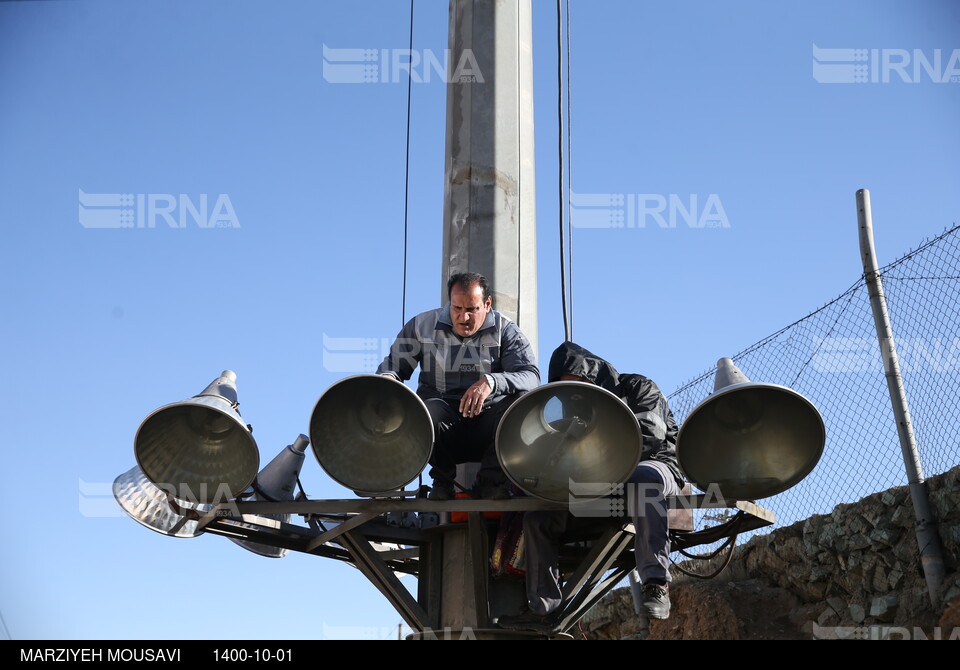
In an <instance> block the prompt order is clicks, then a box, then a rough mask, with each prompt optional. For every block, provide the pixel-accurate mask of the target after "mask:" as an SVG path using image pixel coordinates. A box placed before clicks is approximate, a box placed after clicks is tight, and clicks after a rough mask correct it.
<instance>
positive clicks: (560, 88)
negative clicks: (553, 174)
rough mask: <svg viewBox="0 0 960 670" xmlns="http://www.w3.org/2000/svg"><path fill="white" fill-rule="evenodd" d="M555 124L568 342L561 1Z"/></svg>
mask: <svg viewBox="0 0 960 670" xmlns="http://www.w3.org/2000/svg"><path fill="white" fill-rule="evenodd" d="M557 123H558V125H559V133H558V140H559V141H558V143H557V145H558V146H557V154H558V155H557V159H558V162H559V189H558V190H559V194H558V195H559V203H558V204H559V217H558V218H559V219H560V302H561V306H562V312H563V334H564V339H565V340H567V341H570V338H571V337H572V335H571V333H570V322H569V319H568V317H567V279H566V271H565V266H566V253H565V251H564V245H563V235H564V226H563V219H564V210H565V207H564V181H563V175H564V172H563V128H564V123H563V0H557Z"/></svg>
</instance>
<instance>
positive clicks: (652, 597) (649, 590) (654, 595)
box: [640, 582, 670, 619]
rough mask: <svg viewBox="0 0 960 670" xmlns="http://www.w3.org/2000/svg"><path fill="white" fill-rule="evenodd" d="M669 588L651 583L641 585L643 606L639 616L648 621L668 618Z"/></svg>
mask: <svg viewBox="0 0 960 670" xmlns="http://www.w3.org/2000/svg"><path fill="white" fill-rule="evenodd" d="M668 591H669V586H666V585H664V586H661V585H660V584H654V583H652V582H650V583H647V584H644V585H643V605H642V606H641V607H640V616H645V617H647V618H648V619H666V618H668V617H669V616H670V594H669V593H668Z"/></svg>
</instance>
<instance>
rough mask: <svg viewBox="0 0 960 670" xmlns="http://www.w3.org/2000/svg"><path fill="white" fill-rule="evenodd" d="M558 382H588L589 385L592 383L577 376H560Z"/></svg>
mask: <svg viewBox="0 0 960 670" xmlns="http://www.w3.org/2000/svg"><path fill="white" fill-rule="evenodd" d="M557 381H558V382H587V383H588V384H590V383H592V382H591V381H590V380H589V379H587V378H586V377H578V376H577V375H560V377H559V379H557Z"/></svg>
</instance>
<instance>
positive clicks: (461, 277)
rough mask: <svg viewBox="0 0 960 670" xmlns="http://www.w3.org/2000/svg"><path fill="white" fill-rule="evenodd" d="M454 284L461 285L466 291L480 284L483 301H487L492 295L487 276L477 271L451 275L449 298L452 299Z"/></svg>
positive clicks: (448, 290)
mask: <svg viewBox="0 0 960 670" xmlns="http://www.w3.org/2000/svg"><path fill="white" fill-rule="evenodd" d="M454 286H459V287H460V288H461V289H463V290H464V291H465V292H469V291H470V289H471V288H473V287H474V286H479V287H480V288H481V289H482V290H483V301H484V302H486V301H487V299H488V298H489V297H490V285H489V284H488V283H487V278H486V277H484V276H483V275H481V274H477V273H476V272H460V273H459V274H455V275H453V276H452V277H450V279H449V280H447V300H449V299H450V294H451V293H453V287H454Z"/></svg>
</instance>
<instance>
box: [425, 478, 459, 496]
mask: <svg viewBox="0 0 960 670" xmlns="http://www.w3.org/2000/svg"><path fill="white" fill-rule="evenodd" d="M453 495H454V491H453V484H451V483H449V482H434V483H433V488H431V489H430V494H429V495H428V496H427V499H428V500H452V499H453Z"/></svg>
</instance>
